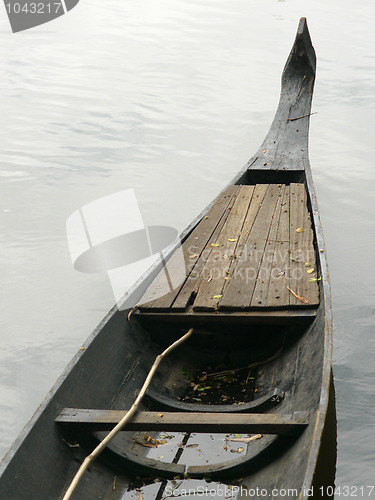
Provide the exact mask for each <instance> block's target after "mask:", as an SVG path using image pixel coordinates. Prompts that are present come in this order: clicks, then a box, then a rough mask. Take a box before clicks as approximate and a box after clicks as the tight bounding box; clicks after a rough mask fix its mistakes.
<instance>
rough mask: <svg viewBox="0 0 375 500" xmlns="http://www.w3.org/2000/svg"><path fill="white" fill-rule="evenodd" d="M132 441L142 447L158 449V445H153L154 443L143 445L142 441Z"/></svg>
mask: <svg viewBox="0 0 375 500" xmlns="http://www.w3.org/2000/svg"><path fill="white" fill-rule="evenodd" d="M132 440H133V441H134V442H135V443H137V444H140V445H141V446H145V447H146V448H157V445H156V444H152V443H142V442H141V441H138V439H135V438H133V437H132Z"/></svg>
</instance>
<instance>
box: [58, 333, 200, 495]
mask: <svg viewBox="0 0 375 500" xmlns="http://www.w3.org/2000/svg"><path fill="white" fill-rule="evenodd" d="M193 331H194V329H193V328H190V330H189V331H188V332H187V333H185V335H183V336H182V337H181V338H180V339H178V340H176V341H175V342H173V344H171V345H170V346H169V347H167V349H165V350H164V351H163V352H162V353H161V354H159V355H158V356H157V357H156V359H155V361H154V364H153V365H152V367H151V370H150V371H149V374H148V375H147V378H146V380H145V382H144V384H143V386H142V388H141V390H140V391H139V394H138V396H137V397H136V399H135V401H134V403H133V404H132V406H131V407H130V409H129V411H128V412H127V413H126V415H125V416H124V417H123V418H122V419H121V420H120V422H119V423H118V424H117V425H116V426H115V427H114V428H113V429H112V430H111V432H110V433H109V434H107V436H106V437H105V438H104V439H103V440H102V441H101V442H100V443H99V444H98V446H97V447H96V448H95V449H94V450H93V451H92V452H91V453H90V455H88V456H87V457H86V458H85V460H84V461H83V462H82V465H81V467H80V468H79V469H78V471H77V473H76V475H75V476H74V478H73V480H72V482H71V483H70V486H69V488H68V489H67V491H66V493H65V495H64V497H63V500H69V499H70V498H71V497H72V494H73V492H74V491H75V489H76V488H77V486H78V484H79V482H80V480H81V479H82V476H83V474H84V473H85V472H86V470H87V469H88V467H89V466H90V465H91V463H92V462H93V461H94V460H95V459H96V457H97V456H98V455H99V454H100V453H101V452H102V451H103V450H104V448H105V447H106V446H107V445H108V444H109V443H110V442H111V441H112V439H113V438H114V437H115V436H116V435H117V434H118V433H119V432H120V431H121V429H122V428H123V427H124V425H125V424H126V423H127V422H129V420H131V418H132V417H133V415H134V414H135V413H136V411H137V409H138V406H139V404H140V402H141V401H142V398H143V396H144V395H145V393H146V391H147V389H148V386H149V385H150V383H151V380H152V377H153V376H154V375H155V372H156V370H157V368H158V366H159V364H160V362H161V361H162V359H163V358H165V357H166V356H168V354H169V353H170V352H171V351H173V349H175V348H176V347H178V346H179V345H180V344H182V343H183V342H185V340H187V339H188V338H189V337H190V335H191V334H192V333H193Z"/></svg>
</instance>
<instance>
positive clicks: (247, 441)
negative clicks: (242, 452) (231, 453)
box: [227, 434, 263, 443]
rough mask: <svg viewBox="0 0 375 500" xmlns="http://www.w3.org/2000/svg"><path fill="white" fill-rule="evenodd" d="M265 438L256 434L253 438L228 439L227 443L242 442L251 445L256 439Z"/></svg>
mask: <svg viewBox="0 0 375 500" xmlns="http://www.w3.org/2000/svg"><path fill="white" fill-rule="evenodd" d="M262 437H263V434H255V436H251V437H243V438H231V439H227V441H238V442H239V441H240V442H241V443H251V441H255V440H256V439H260V438H262Z"/></svg>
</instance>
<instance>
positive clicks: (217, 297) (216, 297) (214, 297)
mask: <svg viewBox="0 0 375 500" xmlns="http://www.w3.org/2000/svg"><path fill="white" fill-rule="evenodd" d="M221 297H222V295H214V296H213V297H212V298H213V299H221Z"/></svg>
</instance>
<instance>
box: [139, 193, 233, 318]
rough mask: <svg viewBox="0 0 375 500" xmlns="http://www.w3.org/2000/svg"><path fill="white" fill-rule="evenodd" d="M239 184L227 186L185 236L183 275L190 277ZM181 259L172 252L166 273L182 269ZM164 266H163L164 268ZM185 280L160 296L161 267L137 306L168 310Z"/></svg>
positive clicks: (162, 281) (161, 282)
mask: <svg viewBox="0 0 375 500" xmlns="http://www.w3.org/2000/svg"><path fill="white" fill-rule="evenodd" d="M237 191H238V186H228V188H227V189H226V190H225V191H224V192H223V193H222V195H221V196H219V198H218V199H217V200H216V202H215V203H214V204H213V205H212V206H211V208H210V209H209V211H208V212H207V214H206V215H205V216H204V217H203V218H202V219H201V221H200V222H199V224H198V225H197V227H196V228H195V229H194V231H193V232H192V233H191V234H190V235H189V236H188V237H187V239H186V240H185V242H184V244H183V252H184V261H185V269H186V275H187V276H189V275H190V274H191V272H192V271H193V269H194V267H195V265H196V264H197V262H198V260H199V258H200V257H201V254H202V252H203V250H204V249H205V247H206V245H207V244H209V242H210V238H211V237H212V234H213V233H214V231H215V229H216V227H217V225H218V224H220V221H221V220H222V218H223V217H225V216H226V215H227V212H226V209H227V208H228V205H229V204H230V203H233V199H235V197H236V193H237ZM180 266H181V259H180V256H179V255H178V253H177V252H175V253H174V254H173V255H172V257H171V258H170V260H169V261H168V263H167V268H168V273H169V274H173V273H174V272H180V271H181V268H180ZM163 269H164V268H163ZM184 283H185V281H184V282H183V283H181V284H180V285H179V286H178V287H177V288H176V289H175V290H171V291H169V292H168V293H165V294H163V295H161V296H160V294H161V290H164V289H165V274H164V272H163V270H162V271H161V272H160V273H159V274H158V276H157V277H156V278H155V280H154V281H153V282H152V283H151V285H150V286H149V288H148V289H147V291H146V293H145V294H144V296H143V298H142V300H141V304H140V306H139V308H140V309H159V310H167V309H169V308H170V307H171V306H172V304H173V302H174V300H175V298H176V297H177V295H178V293H179V291H180V290H181V288H182V287H183V285H184Z"/></svg>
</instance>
